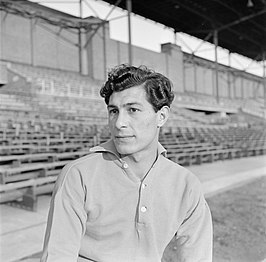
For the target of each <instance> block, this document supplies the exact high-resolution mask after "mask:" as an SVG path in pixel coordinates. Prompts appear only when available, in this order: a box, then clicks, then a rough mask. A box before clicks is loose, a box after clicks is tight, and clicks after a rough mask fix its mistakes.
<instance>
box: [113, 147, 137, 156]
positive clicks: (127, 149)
mask: <svg viewBox="0 0 266 262" xmlns="http://www.w3.org/2000/svg"><path fill="white" fill-rule="evenodd" d="M115 146H116V150H117V152H118V153H119V154H120V155H130V154H133V153H134V149H133V148H132V146H129V145H117V144H116V145H115Z"/></svg>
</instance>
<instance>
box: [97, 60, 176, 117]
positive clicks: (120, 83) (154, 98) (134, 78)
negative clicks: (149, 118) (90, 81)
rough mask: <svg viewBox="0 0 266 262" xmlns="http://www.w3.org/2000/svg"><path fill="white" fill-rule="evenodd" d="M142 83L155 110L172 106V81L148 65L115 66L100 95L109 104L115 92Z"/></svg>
mask: <svg viewBox="0 0 266 262" xmlns="http://www.w3.org/2000/svg"><path fill="white" fill-rule="evenodd" d="M140 85H142V86H143V88H144V89H145V91H146V95H147V101H148V102H149V103H150V104H151V105H152V106H153V108H154V110H155V112H158V110H160V109H161V108H162V107H163V106H168V107H170V105H171V103H172V101H173V99H174V93H173V91H172V83H171V81H170V80H169V79H168V78H167V77H165V76H164V75H162V74H160V73H156V72H155V71H153V70H151V69H148V68H147V67H146V66H140V67H135V66H130V65H127V64H122V65H118V66H116V67H114V68H113V69H112V70H111V71H110V72H109V73H108V79H107V81H106V82H105V83H104V85H103V86H102V88H101V90H100V95H101V96H102V97H103V98H104V100H105V103H106V104H107V105H108V104H109V99H110V96H111V95H112V93H113V92H120V91H123V90H125V89H127V88H130V87H133V86H140Z"/></svg>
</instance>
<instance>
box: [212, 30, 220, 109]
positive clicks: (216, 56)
mask: <svg viewBox="0 0 266 262" xmlns="http://www.w3.org/2000/svg"><path fill="white" fill-rule="evenodd" d="M213 42H214V45H215V88H216V101H217V104H219V79H218V53H217V48H218V31H217V30H214V34H213Z"/></svg>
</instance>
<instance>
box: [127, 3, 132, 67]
mask: <svg viewBox="0 0 266 262" xmlns="http://www.w3.org/2000/svg"><path fill="white" fill-rule="evenodd" d="M126 1H127V2H126V4H127V18H128V19H127V21H128V63H129V64H130V65H132V43H131V11H132V1H131V0H126Z"/></svg>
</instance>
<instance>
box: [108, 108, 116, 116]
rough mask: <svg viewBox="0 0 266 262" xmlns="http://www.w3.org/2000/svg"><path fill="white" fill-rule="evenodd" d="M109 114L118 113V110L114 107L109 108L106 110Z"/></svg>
mask: <svg viewBox="0 0 266 262" xmlns="http://www.w3.org/2000/svg"><path fill="white" fill-rule="evenodd" d="M108 113H109V115H115V114H117V113H118V110H117V109H116V108H112V109H109V111H108Z"/></svg>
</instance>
